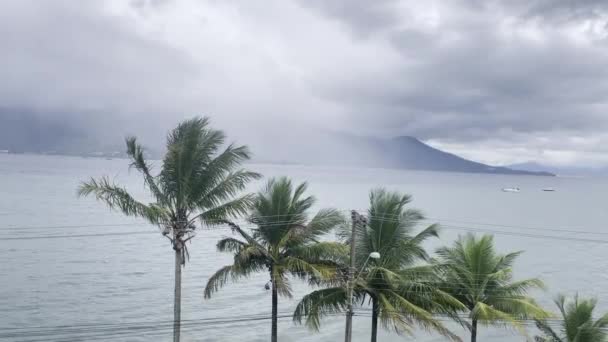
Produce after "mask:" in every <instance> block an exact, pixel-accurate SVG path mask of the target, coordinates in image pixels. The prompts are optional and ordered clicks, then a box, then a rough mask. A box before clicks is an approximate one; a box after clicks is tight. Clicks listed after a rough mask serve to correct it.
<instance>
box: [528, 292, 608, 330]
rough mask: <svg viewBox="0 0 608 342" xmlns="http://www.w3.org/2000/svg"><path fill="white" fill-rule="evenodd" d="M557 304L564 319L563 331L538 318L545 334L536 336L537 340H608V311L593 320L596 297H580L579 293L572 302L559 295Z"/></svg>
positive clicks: (540, 327) (539, 325)
mask: <svg viewBox="0 0 608 342" xmlns="http://www.w3.org/2000/svg"><path fill="white" fill-rule="evenodd" d="M555 304H556V305H557V307H558V308H559V311H560V314H561V315H562V320H560V325H561V331H560V332H559V333H558V332H556V331H555V330H553V328H554V327H552V326H551V322H548V321H547V320H536V326H537V327H538V329H540V331H542V332H543V334H544V335H545V336H536V337H535V338H534V340H535V341H536V342H606V341H608V313H606V314H604V316H602V317H600V318H599V319H597V320H596V321H593V310H594V309H595V306H596V304H597V300H596V299H579V297H578V295H576V296H575V297H574V300H573V301H571V302H570V303H566V297H565V296H563V295H559V296H557V298H556V299H555Z"/></svg>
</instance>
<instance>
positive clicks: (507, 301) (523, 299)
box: [437, 234, 548, 342]
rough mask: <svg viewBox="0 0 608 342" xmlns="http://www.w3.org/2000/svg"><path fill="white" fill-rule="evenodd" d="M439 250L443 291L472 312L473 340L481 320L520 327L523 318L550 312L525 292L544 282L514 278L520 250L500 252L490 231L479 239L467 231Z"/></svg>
mask: <svg viewBox="0 0 608 342" xmlns="http://www.w3.org/2000/svg"><path fill="white" fill-rule="evenodd" d="M437 254H438V255H439V260H440V262H441V263H442V267H441V268H440V269H441V270H442V271H441V272H442V276H443V279H444V281H445V284H444V291H446V292H449V293H451V294H452V295H453V296H454V297H456V298H457V299H458V300H459V301H460V302H461V303H463V304H464V305H465V306H466V309H467V311H468V312H469V316H470V319H471V341H473V342H474V341H476V338H477V323H478V322H479V323H484V324H501V325H504V324H511V325H514V326H515V327H518V328H521V324H520V322H521V320H525V319H529V318H535V317H536V318H542V317H547V315H548V314H547V312H545V311H544V310H543V309H541V308H540V307H539V306H538V305H536V303H535V302H534V301H533V300H532V299H530V298H529V297H527V296H526V294H527V292H528V291H529V290H530V289H533V288H542V287H543V283H542V282H541V281H540V280H538V279H526V280H521V281H513V280H512V278H513V276H512V266H513V263H514V261H515V259H516V258H517V257H518V256H519V255H520V254H521V252H515V253H509V254H506V255H499V254H497V253H496V252H495V249H494V243H493V238H492V236H491V235H484V236H482V237H481V238H479V239H478V238H476V237H475V236H474V235H472V234H468V235H466V236H465V237H460V238H459V239H458V240H457V241H456V243H455V245H454V247H451V248H450V247H444V248H440V249H439V250H438V251H437Z"/></svg>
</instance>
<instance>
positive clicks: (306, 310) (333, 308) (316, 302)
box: [293, 287, 348, 330]
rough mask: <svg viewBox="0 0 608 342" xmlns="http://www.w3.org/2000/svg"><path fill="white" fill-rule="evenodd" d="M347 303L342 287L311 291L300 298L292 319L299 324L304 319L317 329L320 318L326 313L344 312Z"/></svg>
mask: <svg viewBox="0 0 608 342" xmlns="http://www.w3.org/2000/svg"><path fill="white" fill-rule="evenodd" d="M347 305H348V298H347V293H346V289H344V288H343V287H334V288H326V289H321V290H317V291H313V292H311V293H309V294H307V295H305V296H304V297H303V298H302V300H300V302H299V303H298V305H297V306H296V309H295V311H294V313H293V320H294V322H296V323H299V324H301V323H302V321H303V320H304V319H305V320H306V325H307V326H308V327H309V328H311V329H313V330H319V328H320V326H321V318H323V317H324V316H326V315H331V314H336V313H340V312H344V311H346V309H347Z"/></svg>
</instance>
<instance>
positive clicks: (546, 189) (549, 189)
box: [543, 188, 555, 191]
mask: <svg viewBox="0 0 608 342" xmlns="http://www.w3.org/2000/svg"><path fill="white" fill-rule="evenodd" d="M543 191H555V189H553V188H543Z"/></svg>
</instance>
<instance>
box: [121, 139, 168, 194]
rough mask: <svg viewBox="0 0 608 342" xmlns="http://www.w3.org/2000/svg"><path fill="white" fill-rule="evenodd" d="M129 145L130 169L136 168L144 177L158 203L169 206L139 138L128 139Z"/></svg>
mask: <svg viewBox="0 0 608 342" xmlns="http://www.w3.org/2000/svg"><path fill="white" fill-rule="evenodd" d="M125 142H126V145H127V155H128V156H129V157H130V158H131V164H130V166H129V167H130V168H131V167H134V168H136V169H137V170H138V171H139V172H141V174H142V175H143V176H144V183H145V185H146V186H147V187H148V189H150V191H151V192H152V195H153V196H154V198H155V199H156V201H157V202H159V203H163V204H167V198H166V196H165V195H164V194H163V193H162V192H161V191H160V188H159V187H158V184H157V183H156V178H155V177H153V176H152V175H151V173H150V170H151V167H150V165H149V164H148V162H147V161H146V158H145V157H144V148H143V147H142V146H141V145H140V144H139V143H137V138H135V137H128V138H126V139H125Z"/></svg>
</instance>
